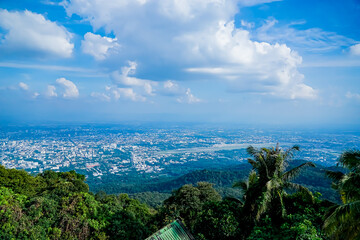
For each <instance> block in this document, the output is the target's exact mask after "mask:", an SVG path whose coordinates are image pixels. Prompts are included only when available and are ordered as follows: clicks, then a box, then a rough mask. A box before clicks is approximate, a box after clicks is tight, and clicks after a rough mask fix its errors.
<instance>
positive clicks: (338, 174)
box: [325, 170, 344, 182]
mask: <svg viewBox="0 0 360 240" xmlns="http://www.w3.org/2000/svg"><path fill="white" fill-rule="evenodd" d="M325 176H327V177H328V178H330V179H331V180H333V181H335V182H339V181H340V180H341V179H342V178H343V177H344V173H342V172H335V171H330V170H326V171H325Z"/></svg>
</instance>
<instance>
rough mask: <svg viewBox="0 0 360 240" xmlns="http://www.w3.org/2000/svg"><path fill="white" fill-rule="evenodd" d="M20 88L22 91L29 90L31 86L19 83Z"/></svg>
mask: <svg viewBox="0 0 360 240" xmlns="http://www.w3.org/2000/svg"><path fill="white" fill-rule="evenodd" d="M19 87H20V88H21V89H22V90H25V91H27V90H29V86H28V85H27V84H26V83H23V82H20V83H19Z"/></svg>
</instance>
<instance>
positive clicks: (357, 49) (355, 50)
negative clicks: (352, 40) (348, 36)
mask: <svg viewBox="0 0 360 240" xmlns="http://www.w3.org/2000/svg"><path fill="white" fill-rule="evenodd" d="M350 53H351V54H353V55H358V56H360V43H358V44H355V45H353V46H351V47H350Z"/></svg>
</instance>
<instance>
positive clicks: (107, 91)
mask: <svg viewBox="0 0 360 240" xmlns="http://www.w3.org/2000/svg"><path fill="white" fill-rule="evenodd" d="M359 25H360V1H358V0H343V1H337V0H326V1H325V0H317V1H310V0H283V1H279V0H162V1H159V0H112V1H107V0H59V1H55V0H18V1H13V0H0V124H1V123H2V124H12V123H18V122H28V123H38V122H83V123H86V122H92V123H93V122H99V123H102V122H113V123H116V122H122V121H128V122H129V121H130V122H131V121H160V122H161V121H164V122H204V123H205V122H206V123H239V124H270V125H271V124H274V125H292V124H293V125H307V126H312V125H313V126H315V125H316V126H326V125H339V126H341V125H344V126H345V125H351V126H359V125H360V124H359V123H360V28H359Z"/></svg>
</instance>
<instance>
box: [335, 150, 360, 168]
mask: <svg viewBox="0 0 360 240" xmlns="http://www.w3.org/2000/svg"><path fill="white" fill-rule="evenodd" d="M339 162H340V164H341V165H342V166H344V167H347V168H349V169H350V171H354V170H358V171H359V170H360V150H357V149H354V150H348V151H345V152H344V153H343V154H342V155H341V156H340V159H339Z"/></svg>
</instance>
